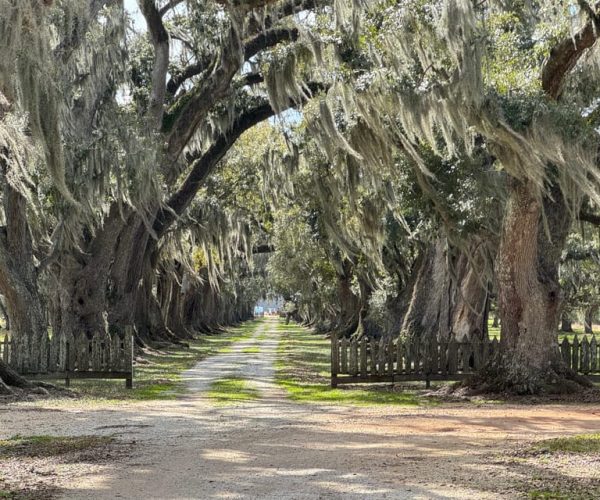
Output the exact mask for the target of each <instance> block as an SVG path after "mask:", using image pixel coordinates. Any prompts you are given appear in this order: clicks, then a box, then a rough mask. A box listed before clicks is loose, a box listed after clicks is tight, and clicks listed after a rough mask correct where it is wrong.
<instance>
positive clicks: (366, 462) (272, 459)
mask: <svg viewBox="0 0 600 500" xmlns="http://www.w3.org/2000/svg"><path fill="white" fill-rule="evenodd" d="M250 342H256V343H259V344H260V345H261V349H263V352H264V351H265V350H266V351H267V352H268V351H270V352H271V354H272V353H273V352H274V350H275V348H276V345H277V343H276V341H274V339H273V338H271V337H267V338H264V339H259V340H256V339H255V340H252V339H251V340H250V341H244V342H242V343H240V344H239V345H236V346H235V349H233V350H232V352H226V353H222V354H220V355H219V356H216V357H215V358H210V359H208V360H205V361H203V362H202V367H197V369H195V370H190V371H189V372H187V373H186V379H187V381H188V384H189V387H191V388H193V389H195V392H191V393H189V394H187V395H185V396H183V397H181V398H179V399H176V400H172V401H160V402H151V403H150V402H147V403H137V404H125V403H124V404H119V405H114V406H108V405H105V406H101V407H97V406H95V407H93V408H85V407H82V406H80V405H81V404H84V403H79V402H72V403H69V404H68V406H66V407H64V408H63V411H61V412H57V413H54V414H47V413H36V412H28V415H27V416H28V420H27V422H23V421H22V414H21V410H22V408H23V407H22V406H20V407H12V408H9V409H8V410H6V411H4V412H1V413H0V418H1V419H2V423H3V426H2V428H0V433H3V434H4V433H8V434H11V433H14V432H13V430H16V429H19V432H21V433H23V434H67V435H76V434H79V435H81V434H93V433H96V434H105V435H117V436H119V437H120V438H121V439H127V440H128V441H135V444H134V445H133V449H132V453H131V456H130V457H129V458H125V459H122V460H119V461H117V462H115V463H112V462H111V463H106V464H103V465H102V467H101V470H99V471H98V470H97V471H95V473H94V474H93V475H91V476H90V477H83V478H79V479H78V480H77V481H76V482H73V483H72V484H69V485H67V486H66V487H65V489H64V490H63V494H64V496H65V498H76V499H84V498H94V499H97V498H115V497H119V498H132V499H137V498H140V499H141V498H161V499H176V498H177V499H178V498H203V499H204V498H206V499H213V498H214V499H218V498H273V499H286V498H293V499H302V498H344V499H376V498H377V499H379V498H390V499H395V498H397V499H404V498H407V499H408V498H431V499H451V498H452V499H455V498H460V499H463V498H477V499H485V498H501V497H506V496H508V497H515V496H516V493H515V491H516V490H515V489H514V488H515V487H519V489H521V490H523V488H525V486H524V485H526V484H529V483H528V482H527V481H529V480H530V477H531V470H530V469H528V468H527V467H525V466H523V465H522V464H520V463H519V462H518V461H511V460H507V459H505V458H503V454H504V453H505V452H506V451H508V450H511V449H512V448H513V447H514V445H515V444H516V443H518V442H521V441H524V440H530V439H536V438H546V437H554V436H559V435H564V434H568V433H581V432H593V431H597V430H598V427H599V424H600V419H599V417H598V413H599V412H600V407H598V406H592V405H587V406H586V405H581V406H579V407H574V406H562V405H552V406H535V407H531V408H528V407H523V406H517V405H489V406H481V407H477V406H474V405H470V404H452V405H444V406H436V407H431V406H427V407H399V406H376V407H373V406H372V407H356V406H348V405H344V406H333V405H332V406H328V405H323V404H318V405H317V404H300V403H295V402H293V401H290V400H288V399H286V398H285V394H284V393H283V392H282V391H281V390H280V389H279V388H278V387H276V386H274V384H273V378H272V377H273V373H272V372H273V367H272V365H271V364H269V363H268V362H265V359H266V360H268V358H269V357H268V356H263V355H261V356H256V355H254V354H251V353H243V352H241V351H242V349H243V348H244V346H247V345H248V344H249V343H250ZM240 370H242V371H244V373H246V374H247V373H251V374H252V377H251V379H252V382H253V384H255V385H256V386H257V387H258V388H260V391H261V393H262V397H261V399H259V400H253V401H247V402H243V403H239V404H234V405H231V406H217V405H215V404H214V403H213V402H212V401H211V400H210V399H207V398H206V395H205V389H206V388H207V387H209V386H210V383H211V381H214V380H217V379H219V378H223V377H224V376H229V375H231V374H232V373H236V372H238V371H240ZM198 388H200V389H198ZM90 410H93V411H90ZM539 474H540V475H543V477H548V478H549V479H551V480H553V481H554V480H556V481H561V480H567V479H569V478H566V477H563V475H562V473H560V472H557V471H543V470H540V471H539Z"/></svg>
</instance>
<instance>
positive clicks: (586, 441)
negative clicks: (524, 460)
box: [534, 433, 600, 454]
mask: <svg viewBox="0 0 600 500" xmlns="http://www.w3.org/2000/svg"><path fill="white" fill-rule="evenodd" d="M534 449H535V450H537V451H542V452H546V453H582V454H598V453H600V433H597V434H579V435H577V436H570V437H563V438H555V439H546V440H544V441H540V442H538V443H536V444H535V446H534Z"/></svg>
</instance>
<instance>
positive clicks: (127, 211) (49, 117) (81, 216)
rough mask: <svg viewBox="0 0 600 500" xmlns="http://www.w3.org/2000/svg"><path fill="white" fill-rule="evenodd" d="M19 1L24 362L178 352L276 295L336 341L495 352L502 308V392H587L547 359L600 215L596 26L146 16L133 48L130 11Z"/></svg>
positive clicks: (18, 293) (410, 13) (14, 176)
mask: <svg viewBox="0 0 600 500" xmlns="http://www.w3.org/2000/svg"><path fill="white" fill-rule="evenodd" d="M4 2H5V4H6V5H5V7H6V8H3V9H0V37H1V39H2V40H1V41H0V47H1V48H0V51H1V53H0V84H1V88H0V92H1V93H2V102H0V108H1V110H0V112H1V116H0V120H1V121H0V138H1V140H2V144H1V148H2V155H0V161H1V165H0V166H1V175H2V203H3V214H2V217H3V224H4V225H3V228H2V231H1V232H0V294H1V295H2V296H3V297H4V303H5V305H6V309H7V312H8V316H9V320H10V327H11V331H12V333H13V335H14V339H15V343H16V346H17V349H16V352H17V353H18V356H20V357H21V359H22V363H20V364H22V365H25V366H30V368H31V369H33V370H35V366H36V363H37V362H38V359H39V342H38V339H39V337H40V335H41V334H42V333H43V332H46V331H47V329H48V328H51V329H52V332H53V334H54V335H67V334H71V333H73V334H75V335H82V334H88V335H89V334H92V333H94V332H97V331H106V330H111V331H115V332H122V331H123V329H124V327H125V326H127V325H134V327H135V332H136V335H137V340H138V343H139V344H141V345H143V344H146V343H152V342H178V341H180V340H182V339H185V338H188V337H190V336H193V335H195V334H196V333H198V332H206V331H212V330H213V329H215V328H218V327H219V326H220V325H223V324H225V323H228V322H235V321H239V320H241V319H244V318H245V317H247V316H248V314H249V313H250V310H251V306H252V305H253V303H254V301H255V300H256V298H257V297H258V296H259V294H260V293H261V290H264V289H265V287H270V288H271V289H272V290H273V291H275V292H277V293H282V294H284V295H285V296H286V297H287V298H288V299H293V300H294V301H296V303H297V305H298V315H299V317H300V318H301V319H303V320H304V321H306V322H307V323H309V324H311V325H314V326H316V327H318V328H320V329H323V330H329V331H334V332H335V333H336V334H340V335H351V334H357V335H363V334H371V335H382V334H383V335H390V334H398V333H402V334H405V335H415V336H416V335H418V336H428V335H437V336H442V335H448V334H450V333H451V332H454V333H456V334H458V335H462V334H467V335H477V336H483V335H485V334H486V328H487V311H488V310H489V307H490V303H491V300H492V298H495V300H496V302H497V308H498V311H499V316H500V318H501V325H502V341H501V344H502V353H501V355H500V356H499V357H498V358H497V359H494V360H492V361H491V363H490V365H489V366H488V368H487V370H486V373H484V374H483V375H482V377H483V379H482V380H483V381H484V384H485V386H486V387H487V388H490V389H503V390H514V391H517V392H537V391H540V390H544V389H545V388H547V386H548V385H556V384H559V385H561V384H562V386H563V387H568V388H571V389H573V388H575V386H578V385H585V384H586V382H585V381H584V380H583V379H581V378H580V377H578V376H577V375H576V374H574V373H572V372H570V371H569V370H567V369H566V367H565V366H564V365H563V364H562V362H561V359H560V356H559V354H558V351H557V349H556V346H555V344H556V337H555V336H556V326H557V325H558V322H559V318H560V316H561V314H562V312H563V303H564V300H563V298H564V293H563V290H565V291H566V290H567V289H569V288H568V286H566V285H565V283H566V280H568V279H570V283H576V282H577V280H578V278H577V277H575V278H573V277H572V278H569V277H568V273H567V272H566V269H567V268H568V267H569V266H568V265H563V266H562V269H565V272H563V275H562V277H563V279H564V280H565V281H564V283H563V286H561V283H560V278H561V277H560V275H559V268H560V266H561V261H564V262H569V263H573V262H582V260H581V259H580V260H577V259H576V258H574V257H572V256H569V255H568V254H569V252H565V249H566V248H567V246H566V245H567V239H568V237H569V234H570V233H571V229H572V228H573V227H574V226H573V222H574V221H575V220H577V219H578V218H579V219H581V220H586V221H587V222H586V224H593V223H596V222H597V218H596V217H595V215H594V207H596V206H597V205H598V202H600V189H598V180H600V176H599V175H598V165H597V157H598V142H599V141H598V134H597V132H596V127H597V123H596V122H597V119H598V117H597V112H596V110H597V106H598V103H597V100H596V99H597V84H598V70H597V68H598V67H597V65H596V64H595V58H596V57H597V48H596V38H597V34H598V32H599V31H598V28H600V18H599V17H598V13H597V9H596V6H595V5H591V4H588V3H587V2H585V1H579V2H578V9H576V10H577V13H576V14H574V15H571V14H569V12H571V13H573V12H574V11H573V9H570V10H569V9H568V8H567V7H568V6H567V5H566V3H564V2H562V1H560V0H556V1H554V2H535V1H534V2H532V1H523V0H511V1H508V2H507V1H503V2H495V1H492V0H490V1H487V2H479V1H472V0H444V1H443V2H428V1H424V0H381V1H375V2H362V1H356V0H336V1H335V2H332V1H328V0H245V1H242V0H239V1H238V0H235V1H233V0H169V1H167V0H164V1H158V0H138V5H139V9H140V12H141V13H142V15H143V17H144V18H145V20H146V24H147V32H144V33H141V34H138V33H135V32H132V31H131V29H130V28H129V25H128V17H127V15H126V13H125V11H124V6H123V2H122V1H119V0H86V1H85V2H82V1H75V0H62V1H60V2H59V1H56V2H53V1H51V0H43V1H42V0H4ZM292 108H294V109H296V110H302V112H301V114H300V113H299V112H298V111H290V109H292ZM272 117H276V120H275V121H270V122H269V121H267V120H269V119H270V118H272ZM263 122H264V123H263ZM261 123H263V124H262V125H259V124H261ZM275 124H277V125H276V126H274V125H275ZM245 132H246V134H244V133H245ZM242 134H244V135H243V136H242ZM240 137H243V138H242V140H241V141H238V139H240ZM585 241H589V240H585ZM266 254H268V255H270V257H269V258H265V255H266ZM588 258H593V252H588V256H587V257H585V259H588ZM573 269H574V267H573ZM571 274H572V276H576V274H577V273H571ZM580 284H581V281H579V282H578V285H577V286H576V287H575V288H576V289H577V290H581V289H582V287H581V286H579V285H580ZM572 297H575V294H573V295H572ZM573 300H575V299H573ZM565 311H566V310H565ZM0 379H4V381H5V382H10V383H12V384H14V383H17V382H15V381H16V380H19V379H17V377H16V376H15V374H14V373H10V371H9V370H7V367H4V366H2V365H0ZM18 383H25V382H24V381H22V380H20V381H19V382H18Z"/></svg>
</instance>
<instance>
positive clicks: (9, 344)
mask: <svg viewBox="0 0 600 500" xmlns="http://www.w3.org/2000/svg"><path fill="white" fill-rule="evenodd" d="M14 347H15V343H14V339H11V338H10V337H9V336H6V337H5V339H4V342H0V357H1V358H2V360H3V361H4V362H5V363H6V364H7V365H9V366H10V367H11V368H13V369H14V370H15V371H16V372H18V373H20V374H21V375H23V376H25V377H27V378H50V379H59V378H64V379H65V383H66V385H67V386H69V384H70V380H71V379H75V378H116V379H125V385H126V387H127V388H131V387H133V334H132V329H131V327H129V328H126V330H125V335H124V336H123V337H120V336H119V335H117V334H113V335H112V336H111V335H109V334H108V333H105V332H102V333H96V334H95V335H94V336H93V337H91V338H88V337H87V336H86V335H80V336H78V337H77V338H74V337H70V338H62V337H61V338H59V337H58V336H56V337H53V336H50V335H46V336H44V337H42V340H41V346H40V358H39V359H36V360H27V363H26V362H25V361H24V360H22V359H20V357H19V356H18V353H16V352H14Z"/></svg>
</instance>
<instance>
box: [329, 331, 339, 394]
mask: <svg viewBox="0 0 600 500" xmlns="http://www.w3.org/2000/svg"><path fill="white" fill-rule="evenodd" d="M338 354H339V351H338V338H337V336H336V335H335V334H332V335H331V387H337V375H338V370H339V366H340V363H339V358H338Z"/></svg>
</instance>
